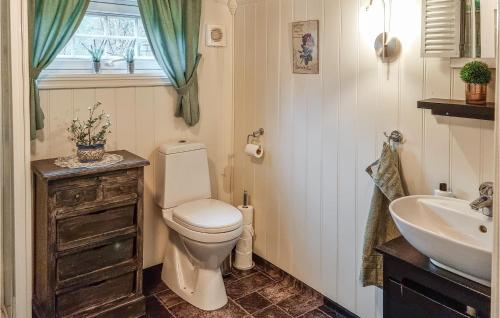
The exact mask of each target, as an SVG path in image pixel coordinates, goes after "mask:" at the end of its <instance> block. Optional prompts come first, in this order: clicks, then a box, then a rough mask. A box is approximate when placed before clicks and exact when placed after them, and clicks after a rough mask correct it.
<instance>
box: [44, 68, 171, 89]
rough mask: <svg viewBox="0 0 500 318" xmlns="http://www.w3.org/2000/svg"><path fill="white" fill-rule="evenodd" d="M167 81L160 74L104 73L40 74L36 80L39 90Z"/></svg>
mask: <svg viewBox="0 0 500 318" xmlns="http://www.w3.org/2000/svg"><path fill="white" fill-rule="evenodd" d="M169 85H172V84H171V82H170V81H169V79H168V78H167V77H166V76H165V75H164V74H162V73H161V72H154V71H149V72H145V71H144V72H137V73H134V74H126V73H105V74H90V73H81V74H56V73H52V74H51V73H48V74H42V75H41V76H40V78H39V79H38V88H39V89H74V88H117V87H144V86H169Z"/></svg>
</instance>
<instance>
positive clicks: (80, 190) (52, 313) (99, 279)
mask: <svg viewBox="0 0 500 318" xmlns="http://www.w3.org/2000/svg"><path fill="white" fill-rule="evenodd" d="M115 153H118V154H120V155H122V156H123V158H124V160H123V161H121V162H119V163H117V164H114V165H110V166H107V167H98V168H78V169H69V168H61V167H58V166H56V165H55V164H54V159H48V160H39V161H34V162H32V170H33V184H34V250H35V254H34V264H33V269H34V282H33V312H34V316H37V317H39V318H51V317H103V318H104V317H122V318H136V317H142V316H144V314H145V301H144V296H143V295H142V224H143V187H144V186H143V184H144V181H143V175H144V173H143V170H144V166H146V165H148V164H149V162H148V161H147V160H145V159H143V158H141V157H138V156H136V155H134V154H132V153H129V152H127V151H118V152H115Z"/></svg>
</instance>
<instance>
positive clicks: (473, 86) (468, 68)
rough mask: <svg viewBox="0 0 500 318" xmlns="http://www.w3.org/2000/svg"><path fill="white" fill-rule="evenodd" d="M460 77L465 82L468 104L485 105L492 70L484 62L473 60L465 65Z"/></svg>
mask: <svg viewBox="0 0 500 318" xmlns="http://www.w3.org/2000/svg"><path fill="white" fill-rule="evenodd" d="M460 78H461V79H462V81H464V82H465V100H466V102H467V104H473V105H485V104H486V96H487V92H488V83H489V82H490V81H491V71H490V69H489V68H488V65H486V64H485V63H483V62H480V61H472V62H469V63H467V64H465V65H464V67H462V70H461V71H460Z"/></svg>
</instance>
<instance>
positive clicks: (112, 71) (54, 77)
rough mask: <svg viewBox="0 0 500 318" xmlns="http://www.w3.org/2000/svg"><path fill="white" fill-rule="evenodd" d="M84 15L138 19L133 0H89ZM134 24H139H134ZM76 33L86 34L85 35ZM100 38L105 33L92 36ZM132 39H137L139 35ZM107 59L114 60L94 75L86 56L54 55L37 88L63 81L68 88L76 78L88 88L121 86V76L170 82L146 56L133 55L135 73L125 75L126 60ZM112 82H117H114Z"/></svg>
mask: <svg viewBox="0 0 500 318" xmlns="http://www.w3.org/2000/svg"><path fill="white" fill-rule="evenodd" d="M117 9H119V10H117ZM85 14H86V15H87V14H90V15H103V14H105V15H106V16H117V17H138V18H139V20H137V21H138V23H140V12H139V8H138V6H137V1H136V0H92V1H91V2H90V5H89V7H88V9H87V12H86V13H85ZM137 27H138V25H136V28H137ZM74 36H76V34H75V35H74ZM79 36H82V37H86V36H88V35H85V34H83V35H79ZM99 37H105V36H102V35H96V36H94V38H96V39H97V38H99ZM117 38H118V37H117ZM123 38H124V39H127V38H128V37H126V36H124V37H123ZM133 38H135V39H137V38H138V36H134V37H133ZM139 38H140V40H144V39H145V37H139ZM136 45H137V44H136ZM117 59H118V57H117ZM110 60H114V59H108V58H106V59H103V61H102V62H101V72H100V73H99V74H94V73H93V71H92V61H91V59H90V58H89V57H57V58H56V59H55V60H54V61H53V62H52V63H51V64H50V65H49V66H48V67H47V68H46V69H45V70H44V71H43V72H42V74H41V75H40V77H39V87H40V88H41V89H48V88H63V87H64V82H65V81H67V82H68V86H69V87H75V86H76V85H77V80H82V84H81V86H82V87H89V85H90V86H92V87H123V85H124V83H123V81H121V79H125V78H130V79H131V80H132V81H133V82H135V83H136V84H138V86H143V85H140V84H141V83H147V82H149V83H150V84H151V85H170V81H169V80H168V78H167V76H166V75H165V73H164V71H163V70H162V69H161V67H160V65H159V64H158V62H157V61H156V59H155V58H154V57H153V58H152V59H148V58H143V57H137V56H136V58H135V61H134V63H135V73H134V74H128V72H127V65H126V62H125V61H123V60H122V61H117V62H114V63H113V65H111V64H109V61H110ZM111 81H114V82H117V81H118V82H120V83H119V84H116V83H115V84H113V83H111ZM83 82H85V83H83ZM144 85H145V84H144Z"/></svg>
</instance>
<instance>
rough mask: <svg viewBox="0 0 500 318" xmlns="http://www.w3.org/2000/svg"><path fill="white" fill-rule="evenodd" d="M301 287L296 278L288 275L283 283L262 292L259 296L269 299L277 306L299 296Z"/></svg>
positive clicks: (280, 282)
mask: <svg viewBox="0 0 500 318" xmlns="http://www.w3.org/2000/svg"><path fill="white" fill-rule="evenodd" d="M301 286H302V284H301V283H299V282H298V281H297V280H296V279H295V278H293V277H291V276H289V275H287V276H285V278H284V279H282V280H281V281H278V282H276V283H274V284H272V285H269V286H267V287H265V288H264V289H262V290H260V291H259V294H261V295H262V296H264V297H265V298H267V299H269V300H270V301H271V302H272V303H273V304H276V303H279V302H280V301H282V300H285V299H287V298H289V297H292V296H294V295H296V294H299V293H300V292H301V290H302V288H301Z"/></svg>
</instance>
